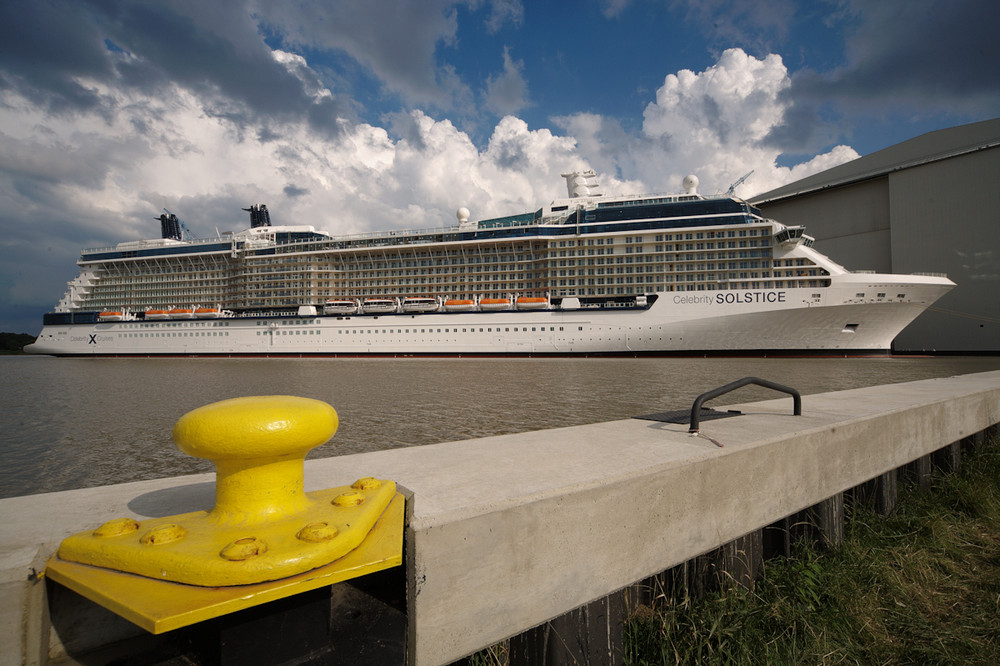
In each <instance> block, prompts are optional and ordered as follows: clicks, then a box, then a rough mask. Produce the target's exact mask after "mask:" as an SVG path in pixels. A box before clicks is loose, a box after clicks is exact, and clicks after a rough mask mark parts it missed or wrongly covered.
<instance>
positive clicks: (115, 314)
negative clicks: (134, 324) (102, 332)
mask: <svg viewBox="0 0 1000 666" xmlns="http://www.w3.org/2000/svg"><path fill="white" fill-rule="evenodd" d="M123 319H125V313H124V312H120V311H118V310H105V311H104V312H102V313H100V314H99V315H97V320H98V321H122V320H123Z"/></svg>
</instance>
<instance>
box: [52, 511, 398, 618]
mask: <svg viewBox="0 0 1000 666" xmlns="http://www.w3.org/2000/svg"><path fill="white" fill-rule="evenodd" d="M403 512H404V500H403V496H402V495H400V494H398V493H397V494H396V495H395V497H394V498H393V499H392V501H391V502H390V503H389V506H388V507H386V509H385V511H384V512H383V513H382V515H381V516H380V517H379V519H378V521H377V522H376V523H375V526H374V527H373V528H372V530H371V532H370V533H369V534H368V536H367V537H366V538H365V540H364V541H363V542H362V543H361V545H360V546H358V547H357V548H355V549H354V550H352V551H351V552H349V553H348V554H347V555H345V556H344V557H341V558H340V559H338V560H336V561H334V562H331V563H330V564H327V565H325V566H322V567H319V568H317V569H313V570H311V571H307V572H305V573H301V574H297V575H294V576H290V577H288V578H283V579H281V580H275V581H269V582H266V583H254V584H250V585H235V586H230V587H201V586H196V585H185V584H183V583H172V582H169V581H163V580H156V579H154V578H146V577H144V576H138V575H135V574H129V573H124V572H121V571H114V570H111V569H103V568H101V567H95V566H91V565H87V564H79V563H77V562H69V561H66V560H62V559H60V558H59V557H58V555H57V556H54V557H53V558H52V559H51V560H50V561H49V563H48V566H47V567H46V570H45V571H46V575H47V576H48V577H49V578H51V579H52V580H53V581H55V582H57V583H60V584H62V585H64V586H66V587H68V588H69V589H71V590H73V591H74V592H77V593H78V594H81V595H83V596H84V597H86V598H88V599H90V600H91V601H93V602H95V603H97V604H99V605H101V606H103V607H105V608H107V609H108V610H111V611H112V612H114V613H116V614H118V615H120V616H122V617H124V618H125V619H127V620H129V621H130V622H132V623H134V624H136V625H138V626H140V627H142V628H143V629H145V630H146V631H148V632H150V633H153V634H162V633H165V632H168V631H171V630H173V629H179V628H181V627H186V626H188V625H192V624H196V623H198V622H202V621H205V620H209V619H212V618H216V617H221V616H223V615H228V614H229V613H233V612H235V611H239V610H243V609H246V608H251V607H254V606H258V605H260V604H264V603H267V602H270V601H275V600H277V599H283V598H285V597H290V596H293V595H296V594H300V593H302V592H307V591H309V590H314V589H317V588H320V587H324V586H327V585H333V584H334V583H339V582H341V581H344V580H349V579H351V578H357V577H359V576H364V575H366V574H370V573H374V572H376V571H381V570H383V569H388V568H391V567H395V566H399V565H400V564H402V561H403Z"/></svg>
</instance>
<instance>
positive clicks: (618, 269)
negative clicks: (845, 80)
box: [33, 172, 954, 353]
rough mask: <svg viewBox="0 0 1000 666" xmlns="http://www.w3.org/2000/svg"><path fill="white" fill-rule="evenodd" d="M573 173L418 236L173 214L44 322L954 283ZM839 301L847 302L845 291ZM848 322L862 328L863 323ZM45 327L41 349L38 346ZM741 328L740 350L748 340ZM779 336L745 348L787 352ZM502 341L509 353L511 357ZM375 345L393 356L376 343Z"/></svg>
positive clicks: (799, 300) (698, 199)
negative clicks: (871, 265)
mask: <svg viewBox="0 0 1000 666" xmlns="http://www.w3.org/2000/svg"><path fill="white" fill-rule="evenodd" d="M564 177H565V178H566V180H567V186H568V194H569V196H568V197H567V198H564V199H558V200H555V201H553V202H552V203H550V204H548V205H546V206H543V207H542V208H540V209H538V210H535V211H534V212H529V213H524V214H518V215H510V216H506V217H500V218H492V219H485V220H479V221H475V222H474V221H470V214H469V211H468V210H467V209H465V208H461V209H459V211H458V223H457V224H456V225H453V226H450V227H443V228H440V227H439V228H432V229H424V230H411V231H387V232H379V233H367V234H360V235H352V236H331V235H328V234H326V233H322V232H319V231H317V230H316V229H315V228H314V227H313V226H306V225H291V226H273V225H272V224H271V221H270V215H269V213H268V211H267V208H266V206H264V205H255V206H251V207H250V208H248V209H245V210H247V211H248V212H250V216H251V226H250V228H248V229H246V230H243V231H240V232H236V233H230V232H227V233H223V234H220V235H218V237H216V238H212V239H199V240H193V239H184V238H183V236H182V234H181V233H180V227H181V226H183V223H180V222H179V220H176V216H173V215H172V214H170V215H164V216H161V217H160V221H161V231H162V236H163V237H162V238H159V239H155V240H146V241H130V242H124V243H119V244H118V245H116V246H114V247H108V248H97V249H90V250H85V251H84V252H83V253H82V255H81V257H80V260H79V261H78V264H79V266H80V274H79V275H78V276H77V278H76V279H75V280H73V281H72V282H71V283H70V284H69V288H68V291H67V293H66V295H65V296H64V297H63V299H62V300H61V301H60V303H59V305H58V306H57V308H56V312H55V313H52V314H50V315H47V316H46V327H48V326H58V325H81V324H86V323H88V322H90V323H94V322H111V321H115V322H139V323H145V322H151V321H155V320H160V321H163V320H173V319H182V318H188V317H190V318H196V317H195V315H196V314H198V310H199V309H200V310H202V311H203V312H202V313H201V316H202V317H203V318H205V319H209V318H235V319H240V318H257V320H259V321H265V318H267V317H288V316H307V315H308V314H309V313H313V312H314V313H315V314H316V316H317V317H322V316H323V315H324V314H325V315H329V316H336V317H341V318H343V317H345V316H351V315H355V316H359V315H364V314H366V313H367V314H369V315H374V316H377V315H382V316H385V315H389V314H394V313H396V314H399V315H404V314H405V315H407V316H430V315H432V314H433V313H451V314H453V315H454V314H456V313H458V312H467V313H470V314H473V313H474V314H484V313H486V312H493V313H499V312H503V311H507V310H513V311H516V310H518V309H519V308H520V309H521V310H544V311H550V310H558V311H563V312H565V311H572V310H581V311H583V310H590V311H594V310H601V311H610V310H637V311H643V312H645V311H647V310H655V309H658V308H660V307H663V306H664V305H667V304H668V303H669V304H672V305H673V306H675V307H681V306H694V305H697V304H703V305H704V304H713V305H715V306H718V307H716V310H715V313H714V314H716V315H719V314H722V312H721V309H720V308H724V307H728V306H732V307H735V308H736V310H735V311H734V312H733V313H732V314H738V313H740V312H741V311H740V307H741V306H742V313H743V314H750V310H748V309H747V307H746V306H747V305H748V304H756V305H760V306H762V307H763V308H765V309H767V308H768V307H773V308H778V309H788V308H789V305H794V306H795V308H796V309H800V308H810V307H815V306H821V305H823V306H831V305H849V304H850V305H860V304H864V303H871V304H873V305H876V304H891V303H896V304H898V305H907V306H919V307H918V310H920V311H922V309H923V308H924V307H926V306H927V305H929V304H930V302H931V301H932V300H933V299H936V298H937V297H939V296H940V295H941V294H943V293H944V292H945V291H947V289H949V288H950V287H951V286H954V285H953V283H951V282H950V281H949V280H947V279H946V278H943V277H938V276H906V277H905V279H901V276H877V279H876V277H869V276H864V277H860V276H859V274H852V273H849V272H848V271H847V270H846V269H845V268H844V267H842V266H840V265H839V264H837V263H836V262H834V261H832V260H831V259H829V258H828V257H826V256H825V255H823V254H821V253H819V252H818V251H816V250H815V249H814V248H813V247H812V246H813V239H812V238H811V237H809V236H808V235H806V234H805V233H804V230H803V228H802V227H786V226H784V225H782V224H780V223H778V222H776V221H774V220H769V219H766V218H764V217H763V216H762V215H761V213H760V211H759V210H758V209H756V208H755V207H753V206H751V205H750V204H748V203H747V202H745V201H743V200H741V199H739V198H736V197H733V196H731V195H724V196H716V197H705V196H702V195H700V194H698V193H697V191H696V187H697V179H696V178H694V177H691V176H689V177H687V178H686V179H685V182H684V192H683V193H681V194H674V195H643V196H606V195H603V194H601V193H600V188H599V186H598V184H597V181H596V176H595V174H594V173H593V172H584V173H570V174H565V175H564ZM862 275H863V274H862ZM859 279H860V282H859ZM861 282H864V283H865V285H868V284H869V283H870V284H872V285H876V286H873V287H871V288H869V287H868V286H865V287H864V288H863V289H862V287H861V286H857V287H856V288H857V290H856V291H854V292H853V293H852V294H848V296H849V298H848V296H843V297H842V300H836V302H831V298H832V297H833V292H831V291H830V290H831V289H832V288H834V287H837V285H854V284H855V283H857V284H858V285H860V284H861ZM910 284H913V285H915V286H914V287H913V289H908V288H907V285H910ZM878 285H881V286H878ZM851 288H854V287H850V286H849V287H848V290H850V289H851ZM928 289H930V291H928ZM833 291H834V292H836V293H837V294H838V296H837V298H838V299H841V296H840V295H839V294H840V293H841V291H842V290H841V289H836V288H834V289H833ZM932 292H933V293H932ZM789 299H792V300H794V303H792V300H789ZM928 299H930V300H928ZM847 301H850V303H848V302H847ZM656 302H659V303H660V305H659V306H656V307H655V308H654V306H653V304H654V303H656ZM897 310H900V311H903V310H907V311H908V312H909V314H908V319H906V320H905V322H903V323H902V324H901V325H900V326H899V329H901V328H902V327H903V326H905V325H906V323H908V322H909V321H910V320H912V318H913V317H915V316H916V315H917V314H919V311H918V310H913V307H906V308H903V307H901V308H897ZM664 314H669V315H670V316H675V315H677V313H673V314H671V313H664ZM540 316H541V315H540ZM678 316H679V315H678ZM702 316H704V315H698V318H700V317H702ZM650 319H651V318H650ZM619 321H621V320H619ZM481 322H482V320H480V323H481ZM731 323H732V322H730V324H731ZM843 324H844V326H845V327H847V326H848V325H855V332H857V330H858V329H860V325H857V322H851V321H845V322H843ZM161 325H163V326H167V325H168V324H166V323H163V324H161ZM657 325H662V323H658V324H657ZM899 329H897V330H896V331H895V332H893V333H892V337H894V336H895V334H896V333H898V330H899ZM839 330H849V327H848V328H847V329H839ZM45 333H46V332H45V331H43V336H42V337H40V339H39V341H40V342H41V343H43V344H42V347H41V348H39V349H35V350H33V351H41V350H42V348H44V334H45ZM733 334H734V336H735V337H734V339H741V340H742V342H741V343H740V344H741V345H745V344H746V341H745V340H744V339H743V338H741V335H742V334H741V333H740V332H739V331H733ZM880 335H881V336H882V337H881V338H880V339H879V341H878V342H877V343H876V342H872V343H866V346H864V347H859V348H868V347H867V345H868V344H878V345H881V346H882V348H883V349H888V346H889V343H890V342H891V339H892V338H891V337H889V338H888V339H884V335H885V332H884V331H883V332H881V333H880ZM667 337H668V338H669V337H670V336H669V335H668V336H667ZM860 338H861V336H856V339H857V340H860ZM775 342H776V341H775V340H771V341H768V340H763V341H760V343H759V344H754V345H751V346H750V347H748V349H775V348H785V347H783V346H776V345H775V344H773V343H775ZM781 342H782V343H783V344H787V343H788V340H787V339H783V340H781ZM844 342H845V341H844V340H842V339H838V340H837V341H836V344H834V348H842V347H841V346H840V345H841V344H842V343H844ZM616 344H617V343H616ZM808 344H809V345H815V344H817V342H816V340H812V341H810V342H809V343H808ZM820 344H822V343H820ZM397 346H398V345H397ZM402 346H403V347H404V348H405V347H406V345H402ZM501 346H502V347H503V348H502V349H498V352H499V353H502V352H504V351H506V350H507V348H506V345H501ZM660 346H661V347H662V349H660V351H670V350H671V349H672V346H671V344H662V345H660ZM739 348H742V347H739ZM793 348H796V347H793ZM809 348H810V349H811V348H812V347H809ZM711 349H712V348H711V347H706V349H705V350H711ZM322 351H324V352H330V350H328V349H327V350H322ZM373 351H386V352H387V353H395V351H394V350H393V349H392V348H385V347H383V346H380V345H376V349H374V350H373ZM440 351H442V352H444V351H445V350H440ZM480 351H483V350H482V349H480ZM591 351H593V350H591ZM609 351H611V352H618V351H627V349H625V350H622V349H619V348H617V347H615V346H614V345H612V348H610V349H609ZM648 351H656V350H648ZM164 353H167V352H164ZM186 353H190V352H186ZM403 353H406V350H405V349H404V350H403ZM417 353H430V352H417ZM571 353H572V352H571Z"/></svg>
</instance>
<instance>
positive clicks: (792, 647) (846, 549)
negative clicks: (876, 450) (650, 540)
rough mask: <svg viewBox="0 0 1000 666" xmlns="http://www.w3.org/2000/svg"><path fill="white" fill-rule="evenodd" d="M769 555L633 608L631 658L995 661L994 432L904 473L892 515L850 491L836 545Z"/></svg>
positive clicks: (478, 660)
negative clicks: (717, 584) (951, 459)
mask: <svg viewBox="0 0 1000 666" xmlns="http://www.w3.org/2000/svg"><path fill="white" fill-rule="evenodd" d="M763 568H764V572H763V576H762V577H761V579H760V580H758V581H757V582H756V584H755V586H754V589H752V590H746V589H744V588H741V587H738V586H733V587H730V588H728V589H723V590H719V591H716V592H710V593H709V594H708V595H706V596H705V597H703V598H700V599H697V600H693V599H691V598H687V597H684V596H680V595H674V596H661V597H660V598H658V599H656V600H654V602H653V604H652V606H640V607H638V608H635V609H633V610H632V612H631V615H630V617H629V619H628V621H627V622H626V625H625V655H624V661H625V664H628V665H630V666H647V665H659V664H699V665H700V664H724V665H755V664H768V665H771V664H865V665H867V664H922V665H927V664H983V665H986V664H990V665H994V664H1000V438H996V437H994V438H993V439H992V440H990V441H988V442H987V443H986V445H985V446H983V447H981V448H980V449H979V450H978V451H977V452H976V453H974V454H966V453H964V454H963V460H962V467H961V469H960V470H959V471H958V472H956V473H953V474H942V473H940V472H935V474H934V476H933V477H932V481H931V484H930V486H929V487H917V486H910V485H904V484H900V486H899V497H898V502H897V506H896V510H895V512H894V513H893V514H892V515H890V516H880V515H877V514H875V513H874V512H872V511H870V510H868V509H866V508H863V507H860V506H851V505H848V506H847V525H846V535H845V539H844V544H843V546H842V547H841V548H839V549H836V550H821V549H815V548H811V547H808V546H800V547H799V548H798V549H797V550H796V555H795V557H793V558H791V559H784V558H776V559H771V560H768V561H766V562H765V563H764V567H763ZM507 652H508V651H507V644H506V642H504V643H500V644H498V645H494V646H491V647H490V648H487V649H485V650H483V651H481V652H479V653H477V654H475V655H473V656H472V657H470V658H469V659H468V660H466V661H465V662H464V663H466V664H471V665H474V666H505V665H506V664H507V663H508V654H507Z"/></svg>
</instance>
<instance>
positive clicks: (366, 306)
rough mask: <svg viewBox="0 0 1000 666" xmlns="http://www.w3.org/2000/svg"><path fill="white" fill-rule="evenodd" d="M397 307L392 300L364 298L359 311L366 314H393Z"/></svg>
mask: <svg viewBox="0 0 1000 666" xmlns="http://www.w3.org/2000/svg"><path fill="white" fill-rule="evenodd" d="M397 305H398V304H397V303H396V300H395V299H393V298H366V299H365V300H363V301H361V311H362V312H365V313H366V314H387V313H390V312H395V311H396V307H397Z"/></svg>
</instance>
